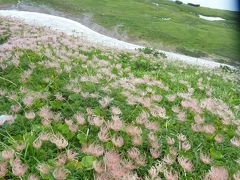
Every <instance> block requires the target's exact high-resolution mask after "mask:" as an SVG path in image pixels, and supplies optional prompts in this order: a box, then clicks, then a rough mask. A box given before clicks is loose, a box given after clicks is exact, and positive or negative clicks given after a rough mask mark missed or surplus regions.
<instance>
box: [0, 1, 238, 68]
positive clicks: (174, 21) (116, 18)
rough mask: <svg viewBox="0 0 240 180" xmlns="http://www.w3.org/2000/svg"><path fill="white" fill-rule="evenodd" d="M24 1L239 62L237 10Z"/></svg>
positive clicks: (133, 37)
mask: <svg viewBox="0 0 240 180" xmlns="http://www.w3.org/2000/svg"><path fill="white" fill-rule="evenodd" d="M1 1H3V0H1ZM24 1H25V2H26V1H28V2H36V3H39V4H46V5H48V6H51V7H53V8H55V9H57V10H60V11H63V12H67V13H69V14H72V15H74V16H82V15H90V16H92V18H93V21H94V22H96V23H98V24H100V25H101V26H103V27H105V28H107V29H109V30H113V29H114V28H115V27H118V30H119V31H120V32H123V31H127V34H128V36H129V37H130V41H132V42H134V41H136V42H138V41H142V40H143V41H145V42H146V43H148V45H151V46H154V47H156V48H163V49H164V48H165V49H171V50H175V51H178V52H181V53H184V54H187V55H191V56H196V57H200V56H208V55H209V54H210V55H215V58H216V59H224V58H221V57H225V58H230V59H231V62H235V63H236V62H238V63H239V57H240V49H239V47H240V46H239V45H240V44H239V42H240V41H239V40H240V37H239V33H240V32H239V27H238V26H237V13H234V12H230V11H223V10H213V9H208V8H194V7H190V6H187V5H177V4H176V3H174V2H169V1H167V0H154V1H151V0H132V1H126V0H118V1H112V0H104V1H97V0H68V1H59V0H24ZM153 3H158V4H159V5H158V6H157V5H155V4H153ZM199 14H202V15H207V16H219V17H222V18H225V19H226V21H219V22H209V21H206V20H202V19H200V18H198V15H199ZM162 18H171V20H168V21H167V20H164V19H162ZM218 56H221V57H218Z"/></svg>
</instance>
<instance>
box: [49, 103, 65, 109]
mask: <svg viewBox="0 0 240 180" xmlns="http://www.w3.org/2000/svg"><path fill="white" fill-rule="evenodd" d="M50 104H51V107H52V108H53V109H58V110H59V109H61V108H62V102H61V101H51V102H50Z"/></svg>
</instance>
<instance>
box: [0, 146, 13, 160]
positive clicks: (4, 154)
mask: <svg viewBox="0 0 240 180" xmlns="http://www.w3.org/2000/svg"><path fill="white" fill-rule="evenodd" d="M1 154H2V158H3V159H4V160H6V161H8V160H11V159H13V158H14V154H15V152H14V150H12V149H8V150H4V151H2V153H1Z"/></svg>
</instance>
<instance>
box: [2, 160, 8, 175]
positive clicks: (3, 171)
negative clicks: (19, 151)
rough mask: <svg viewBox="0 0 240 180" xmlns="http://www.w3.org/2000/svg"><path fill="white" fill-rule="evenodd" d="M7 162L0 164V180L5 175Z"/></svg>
mask: <svg viewBox="0 0 240 180" xmlns="http://www.w3.org/2000/svg"><path fill="white" fill-rule="evenodd" d="M7 165H8V164H7V162H0V178H3V177H5V176H6V175H7V172H8V169H7Z"/></svg>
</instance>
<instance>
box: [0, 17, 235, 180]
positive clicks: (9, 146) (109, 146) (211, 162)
mask: <svg viewBox="0 0 240 180" xmlns="http://www.w3.org/2000/svg"><path fill="white" fill-rule="evenodd" d="M0 32H1V34H0V37H2V36H3V35H4V37H5V35H6V33H8V34H9V36H8V38H7V39H5V40H4V41H2V42H1V43H2V45H1V46H0V57H1V59H0V117H1V115H5V116H6V115H7V117H5V120H4V122H3V121H2V120H1V121H0V139H1V142H0V178H5V179H19V178H21V179H31V180H33V179H34V180H36V179H57V180H62V179H86V180H87V179H112V178H114V179H123V178H124V177H125V178H126V179H134V178H137V177H139V178H142V179H143V178H148V179H156V178H157V177H158V178H165V179H178V178H179V179H200V178H204V177H206V178H209V179H213V178H215V179H220V177H221V179H224V180H227V179H228V178H230V179H231V178H235V180H237V179H239V176H240V162H239V161H240V159H239V148H240V124H239V118H240V114H239V104H240V99H239V94H240V92H239V90H240V83H239V77H240V76H239V74H236V73H231V72H226V71H223V70H222V69H216V70H211V71H210V70H209V71H208V70H206V69H205V70H204V69H200V68H197V67H193V66H188V65H185V64H181V63H177V62H169V61H167V60H165V59H164V58H163V57H161V55H158V54H144V53H142V52H135V53H127V52H118V51H114V50H112V51H109V50H108V51H107V50H105V49H104V48H102V47H98V48H97V47H94V46H92V45H90V44H87V43H85V42H82V41H81V40H80V39H77V38H73V37H69V36H66V35H64V34H60V33H56V32H52V31H49V30H45V29H43V28H36V27H34V28H33V27H30V26H28V25H25V24H22V23H21V22H15V21H12V20H8V19H4V18H0ZM145 52H147V51H145ZM1 118H2V117H1ZM219 172H221V173H219Z"/></svg>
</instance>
